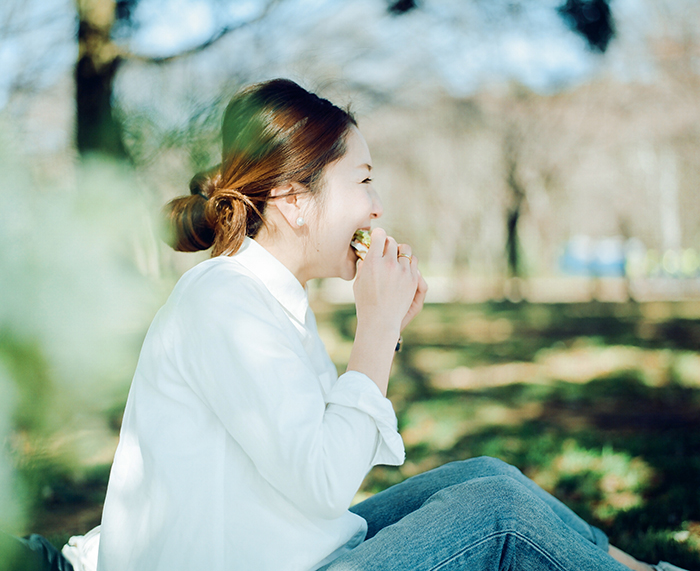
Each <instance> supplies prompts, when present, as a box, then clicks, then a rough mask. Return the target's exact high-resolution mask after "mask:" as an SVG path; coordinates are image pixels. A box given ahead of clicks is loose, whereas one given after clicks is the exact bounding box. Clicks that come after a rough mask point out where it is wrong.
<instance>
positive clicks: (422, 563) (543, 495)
mask: <svg viewBox="0 0 700 571" xmlns="http://www.w3.org/2000/svg"><path fill="white" fill-rule="evenodd" d="M351 510H352V511H353V512H355V513H357V514H358V515H361V516H362V517H363V518H365V519H366V520H367V525H368V532H367V539H366V540H365V542H364V543H362V544H361V545H359V546H357V547H356V548H355V549H353V550H352V551H350V552H348V553H346V554H344V555H342V556H341V557H339V558H338V559H336V560H335V561H333V562H331V563H329V564H328V565H326V566H324V567H323V568H322V569H323V570H324V571H326V570H327V571H360V570H361V571H371V570H382V571H407V570H411V571H428V570H438V569H439V570H440V571H456V570H460V571H467V570H468V571H491V570H496V569H498V570H501V569H504V570H505V569H509V570H510V569H512V570H518V571H545V570H549V569H556V570H559V571H563V570H571V571H589V570H590V571H592V570H603V569H605V570H609V571H629V569H628V568H627V567H625V566H624V565H622V564H620V563H618V562H617V561H615V560H614V559H613V558H612V557H610V556H609V555H608V553H607V551H608V539H607V537H606V536H605V534H604V533H603V532H602V531H600V530H599V529H597V528H595V527H593V526H591V525H589V524H587V523H586V522H585V521H583V520H582V519H581V518H579V517H578V516H577V515H576V514H575V513H574V512H572V511H571V510H570V509H569V508H567V507H566V506H565V505H564V504H562V503H561V502H560V501H558V500H557V499H555V498H554V497H552V496H551V495H549V494H548V493H547V492H545V491H544V490H542V488H540V487H539V486H537V485H536V484H535V483H534V482H532V481H531V480H529V479H528V478H526V477H525V476H524V475H523V474H522V473H521V472H520V471H519V470H518V469H517V468H514V467H513V466H509V465H508V464H506V463H505V462H502V461H500V460H497V459H495V458H474V459H471V460H466V461H463V462H452V463H450V464H446V465H444V466H442V467H440V468H437V469H435V470H431V471H430V472H426V473H424V474H420V475H418V476H414V477H413V478H410V479H408V480H406V481H405V482H402V483H400V484H397V485H396V486H392V487H391V488H389V489H387V490H385V491H383V492H380V493H379V494H376V495H375V496H373V497H371V498H369V499H368V500H365V501H364V502H362V503H359V504H357V505H356V506H354V507H353V508H351Z"/></svg>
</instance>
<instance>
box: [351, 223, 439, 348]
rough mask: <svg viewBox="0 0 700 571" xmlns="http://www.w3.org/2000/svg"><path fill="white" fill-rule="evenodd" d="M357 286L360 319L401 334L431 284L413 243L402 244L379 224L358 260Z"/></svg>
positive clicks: (356, 295)
mask: <svg viewBox="0 0 700 571" xmlns="http://www.w3.org/2000/svg"><path fill="white" fill-rule="evenodd" d="M399 254H401V255H400V256H399ZM353 290H354V292H355V304H356V307H357V320H358V323H359V322H360V321H362V322H371V323H373V324H375V325H376V326H377V327H379V328H381V329H386V330H387V331H395V332H396V334H397V336H398V333H399V332H400V331H401V329H402V328H403V327H404V326H405V325H406V324H407V323H408V322H409V321H410V320H411V319H412V318H413V317H415V315H416V314H417V313H418V312H419V311H420V309H421V308H422V306H423V300H424V298H425V292H426V291H427V285H426V284H425V281H424V280H423V278H422V277H421V275H420V272H419V271H418V261H417V259H415V258H412V257H411V251H410V247H409V246H407V245H405V244H402V245H401V247H399V245H398V244H397V243H396V240H394V239H393V238H391V237H389V236H387V234H386V232H385V231H384V230H383V229H381V228H376V229H375V230H374V231H373V232H372V244H371V246H370V248H369V252H368V253H367V255H366V256H365V259H364V260H363V261H360V262H358V270H357V279H356V280H355V284H354V286H353Z"/></svg>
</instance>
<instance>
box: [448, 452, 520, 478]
mask: <svg viewBox="0 0 700 571" xmlns="http://www.w3.org/2000/svg"><path fill="white" fill-rule="evenodd" d="M454 464H456V465H458V466H459V469H460V470H462V471H463V472H464V473H465V474H466V475H467V478H465V479H468V478H469V477H471V478H485V477H489V476H510V477H518V476H521V472H520V470H518V469H517V468H516V467H515V466H511V465H510V464H508V463H506V462H504V461H503V460H499V459H498V458H492V457H491V456H479V457H477V458H470V459H468V460H461V461H458V462H454Z"/></svg>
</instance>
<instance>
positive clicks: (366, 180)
mask: <svg viewBox="0 0 700 571" xmlns="http://www.w3.org/2000/svg"><path fill="white" fill-rule="evenodd" d="M371 182H372V179H371V178H370V177H367V178H366V179H365V180H363V181H362V184H369V183H371Z"/></svg>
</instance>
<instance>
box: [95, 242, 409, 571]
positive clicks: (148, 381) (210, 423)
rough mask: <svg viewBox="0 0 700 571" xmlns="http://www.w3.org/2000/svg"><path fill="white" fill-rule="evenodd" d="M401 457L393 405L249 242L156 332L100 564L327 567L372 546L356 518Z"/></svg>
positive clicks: (133, 404) (134, 403) (131, 406)
mask: <svg viewBox="0 0 700 571" xmlns="http://www.w3.org/2000/svg"><path fill="white" fill-rule="evenodd" d="M403 459H404V447H403V442H402V440H401V437H400V436H399V434H398V432H397V423H396V415H395V413H394V411H393V408H392V406H391V403H390V401H388V400H387V399H386V398H385V397H383V396H382V394H381V392H380V391H379V389H378V388H377V386H376V385H375V384H374V383H373V382H372V381H371V380H370V379H369V378H368V377H367V376H365V375H364V374H362V373H359V372H356V371H349V372H347V373H345V374H343V375H341V376H340V377H338V376H337V373H336V369H335V366H334V365H333V363H332V362H331V360H330V358H329V357H328V354H327V352H326V350H325V348H324V346H323V344H322V342H321V339H320V338H319V336H318V332H317V329H316V322H315V319H314V315H313V313H312V312H311V310H310V309H309V304H308V298H307V295H306V291H305V290H304V288H303V287H302V286H301V284H300V283H299V282H298V281H297V279H296V278H295V277H294V275H293V274H292V273H291V272H290V271H289V270H288V269H287V268H286V267H285V266H284V265H282V263H280V262H279V261H278V260H277V259H276V258H275V257H274V256H272V255H271V254H270V253H269V252H267V251H266V250H265V249H264V248H263V247H262V246H260V245H259V244H257V242H255V241H254V240H251V239H249V238H246V240H245V242H244V244H243V247H242V248H241V250H240V252H239V253H237V254H236V255H235V256H232V257H227V256H220V257H217V258H212V259H210V260H207V261H205V262H202V263H200V264H199V265H197V266H196V267H194V268H193V269H191V270H190V271H188V272H187V273H186V274H185V275H183V276H182V278H181V279H180V281H179V282H178V283H177V285H176V286H175V289H174V290H173V292H172V294H171V296H170V298H169V299H168V301H167V303H166V304H165V305H164V306H163V307H162V308H161V309H160V311H159V312H158V314H157V315H156V317H155V319H154V321H153V323H152V324H151V327H150V329H149V331H148V334H147V336H146V339H145V341H144V344H143V348H142V351H141V356H140V358H139V362H138V366H137V368H136V372H135V375H134V380H133V383H132V386H131V390H130V392H129V398H128V401H127V404H126V410H125V413H124V420H123V424H122V431H121V436H120V442H119V446H118V448H117V452H116V455H115V459H114V465H113V467H112V471H111V474H110V479H109V486H108V489H107V498H106V500H105V506H104V513H103V517H102V530H101V531H102V532H101V538H100V547H99V563H98V569H99V571H158V570H168V571H173V570H176V571H177V570H178V569H207V571H217V570H220V571H232V570H237V571H245V570H250V571H266V570H269V571H309V570H312V569H316V568H317V567H320V566H321V565H322V564H325V563H327V562H328V561H331V560H332V559H334V558H336V557H338V556H339V555H341V554H342V553H343V552H345V551H346V550H349V549H352V548H353V547H355V546H356V545H358V544H359V543H361V542H362V541H363V539H364V536H365V534H366V530H367V524H366V522H365V521H364V520H363V519H362V518H361V517H359V516H357V515H355V514H353V513H351V512H349V511H348V507H349V505H350V502H351V501H352V499H353V497H354V494H355V493H356V491H357V490H358V488H359V486H360V484H361V483H362V480H363V478H364V477H365V475H366V474H367V472H368V471H369V469H370V468H371V467H372V466H374V465H376V464H390V465H399V464H401V463H402V462H403Z"/></svg>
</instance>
